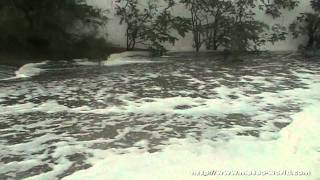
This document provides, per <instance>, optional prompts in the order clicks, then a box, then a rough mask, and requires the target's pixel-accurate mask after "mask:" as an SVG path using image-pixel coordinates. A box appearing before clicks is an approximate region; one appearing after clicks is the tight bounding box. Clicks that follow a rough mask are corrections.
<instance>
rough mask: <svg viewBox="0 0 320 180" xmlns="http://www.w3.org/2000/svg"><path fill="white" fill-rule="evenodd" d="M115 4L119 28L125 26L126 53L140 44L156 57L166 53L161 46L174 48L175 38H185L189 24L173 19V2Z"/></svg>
mask: <svg viewBox="0 0 320 180" xmlns="http://www.w3.org/2000/svg"><path fill="white" fill-rule="evenodd" d="M117 3H118V5H117V7H116V15H117V16H119V17H120V24H123V23H125V24H126V26H127V27H126V38H127V50H133V49H134V48H135V46H136V45H137V44H142V45H145V46H146V47H148V48H149V49H150V50H151V51H152V52H153V53H154V54H157V55H159V54H162V53H164V52H165V51H166V49H165V47H164V45H163V44H164V43H166V42H169V43H171V44H174V43H175V41H176V40H178V38H177V36H178V35H180V36H185V33H186V32H187V31H188V28H187V27H188V26H189V22H188V20H187V19H186V18H182V17H179V16H173V15H172V12H171V10H172V8H173V7H174V5H175V2H174V0H165V1H163V2H162V3H160V2H158V1H154V0H148V1H147V2H146V3H145V4H142V3H139V2H138V0H117ZM160 4H163V6H161V5H160Z"/></svg>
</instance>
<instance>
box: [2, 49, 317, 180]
mask: <svg viewBox="0 0 320 180" xmlns="http://www.w3.org/2000/svg"><path fill="white" fill-rule="evenodd" d="M134 59H135V60H138V61H134V62H135V63H122V64H121V62H130V58H128V57H127V58H126V61H124V58H121V56H119V57H118V59H116V61H115V62H120V63H119V64H116V63H115V64H112V66H111V65H108V64H106V63H104V62H100V63H96V62H90V61H85V60H75V61H71V62H66V61H56V62H51V61H46V62H42V63H36V64H27V65H25V66H23V67H21V68H16V67H10V66H5V65H0V79H1V80H0V179H24V178H27V179H40V180H42V179H63V178H65V179H199V177H198V176H196V175H195V172H199V171H202V172H203V171H211V170H217V171H219V170H221V171H224V170H235V171H236V170H243V171H254V170H261V171H273V170H274V171H276V170H292V171H304V172H308V173H311V174H308V175H306V176H287V177H281V176H280V177H277V176H272V177H269V176H268V177H266V179H270V178H274V179H277V178H278V179H286V178H287V179H290V180H291V179H295V178H296V179H317V178H320V173H319V169H320V133H319V132H320V131H319V129H320V61H319V60H318V59H317V58H306V57H303V56H301V55H298V54H292V53H274V54H259V55H247V56H243V57H241V59H243V61H237V62H233V61H232V60H230V59H232V58H228V57H223V56H220V55H215V54H208V53H207V54H200V55H195V54H192V53H185V54H172V55H171V56H168V57H162V58H154V59H150V58H147V57H137V56H136V57H134ZM141 59H142V60H141ZM140 60H141V63H139V61H140ZM120 64H121V65H120ZM318 131H319V132H318ZM215 178H217V179H234V178H235V177H234V176H216V177H215ZM238 178H240V179H241V178H243V179H250V178H253V179H256V178H257V177H255V176H249V177H248V176H247V177H244V176H242V177H238Z"/></svg>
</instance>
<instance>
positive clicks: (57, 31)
mask: <svg viewBox="0 0 320 180" xmlns="http://www.w3.org/2000/svg"><path fill="white" fill-rule="evenodd" d="M106 22H107V16H106V12H105V11H103V10H101V9H98V8H94V7H92V6H89V5H88V4H87V3H86V1H85V0H68V1H66V0H54V1H52V0H7V1H1V3H0V23H1V29H0V42H1V44H0V47H1V49H3V50H5V51H7V50H10V51H11V50H12V51H16V50H17V49H25V50H27V51H30V52H31V51H33V52H36V53H44V54H48V53H51V54H66V55H67V54H70V53H71V52H72V51H73V49H74V48H75V47H74V46H73V45H75V44H76V43H78V42H84V38H85V39H87V40H88V38H89V37H91V39H92V40H95V35H96V33H97V31H96V30H97V28H98V27H99V26H100V25H102V24H105V23H106ZM77 27H78V28H79V27H82V29H87V31H82V32H80V31H78V32H77V31H75V29H77ZM84 27H86V28H84ZM99 41H100V40H99Z"/></svg>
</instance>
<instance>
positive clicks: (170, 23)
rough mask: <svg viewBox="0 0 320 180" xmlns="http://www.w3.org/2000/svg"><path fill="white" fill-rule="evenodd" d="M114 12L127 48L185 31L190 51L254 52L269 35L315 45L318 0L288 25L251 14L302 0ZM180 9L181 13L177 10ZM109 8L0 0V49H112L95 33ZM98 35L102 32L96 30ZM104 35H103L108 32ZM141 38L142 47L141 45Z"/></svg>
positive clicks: (53, 52)
mask: <svg viewBox="0 0 320 180" xmlns="http://www.w3.org/2000/svg"><path fill="white" fill-rule="evenodd" d="M108 1H111V0H108ZM114 2H115V4H116V6H115V10H116V13H115V15H116V16H118V17H119V19H120V21H119V23H120V24H124V25H125V27H126V38H127V40H126V41H127V42H126V47H125V48H126V49H127V50H133V49H135V48H136V47H137V45H139V47H146V48H148V49H149V50H151V51H152V52H153V53H154V54H155V55H159V54H162V53H164V52H166V49H165V46H166V44H168V43H169V44H174V43H175V42H176V41H177V40H178V39H179V38H183V37H184V36H185V35H186V34H187V33H191V34H192V37H193V38H192V40H193V47H194V49H195V51H199V50H200V49H201V48H205V49H207V50H228V51H233V52H238V51H257V50H259V47H261V46H262V45H264V44H265V43H267V42H271V43H274V42H276V41H280V40H285V39H286V37H287V35H288V33H290V32H291V33H292V34H293V35H294V37H299V36H307V37H308V43H307V45H306V46H301V47H303V48H308V49H310V48H312V49H319V46H320V15H319V14H320V0H311V1H310V2H311V5H312V8H313V12H305V13H302V14H301V15H300V16H299V17H297V20H296V21H295V22H293V23H292V24H291V25H290V31H288V30H287V28H286V27H283V26H282V25H280V24H273V25H268V24H266V23H265V22H262V21H260V20H257V19H256V13H265V14H266V15H268V16H270V17H272V18H275V19H276V18H278V17H280V16H281V14H282V11H283V10H293V9H294V8H296V7H297V6H298V5H299V3H300V1H299V0H233V1H230V0H161V1H159V0H114ZM176 9H180V10H181V9H184V11H185V12H183V13H184V14H183V15H179V13H177V12H175V11H176ZM108 15H109V12H107V11H105V10H102V9H99V8H96V7H93V6H90V5H88V4H87V3H86V1H85V0H68V1H66V0H54V1H53V0H5V1H4V0H3V1H0V24H1V26H0V53H1V54H2V55H3V54H9V55H10V54H14V55H21V56H27V55H30V56H35V55H39V56H42V57H49V58H52V57H57V58H66V57H68V58H78V57H89V58H90V57H101V56H103V55H105V54H108V53H111V52H114V51H115V50H116V49H115V48H112V45H111V44H110V43H107V38H105V37H101V36H98V32H99V27H101V26H103V25H107V26H108V24H107V23H108ZM100 35H101V34H100ZM105 36H107V35H105ZM141 45H142V46H141Z"/></svg>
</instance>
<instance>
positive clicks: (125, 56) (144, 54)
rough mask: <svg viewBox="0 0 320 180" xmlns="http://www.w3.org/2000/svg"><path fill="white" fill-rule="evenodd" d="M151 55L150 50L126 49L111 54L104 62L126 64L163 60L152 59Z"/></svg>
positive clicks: (114, 64)
mask: <svg viewBox="0 0 320 180" xmlns="http://www.w3.org/2000/svg"><path fill="white" fill-rule="evenodd" d="M150 56H151V54H150V52H148V51H126V52H123V53H118V54H111V55H110V57H109V58H108V59H107V60H106V61H104V62H103V63H102V64H103V65H105V66H120V65H125V64H137V63H159V62H163V61H155V60H151V58H150Z"/></svg>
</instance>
